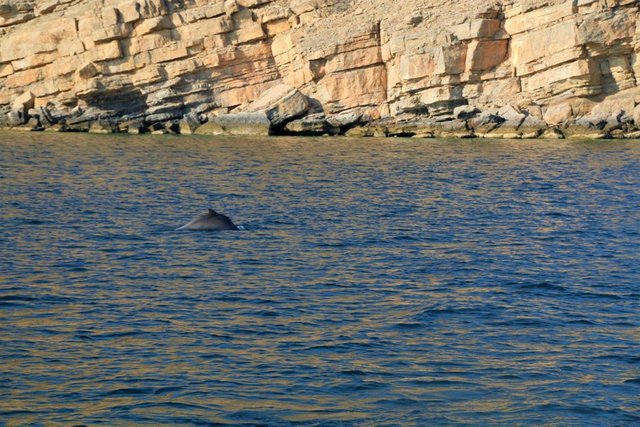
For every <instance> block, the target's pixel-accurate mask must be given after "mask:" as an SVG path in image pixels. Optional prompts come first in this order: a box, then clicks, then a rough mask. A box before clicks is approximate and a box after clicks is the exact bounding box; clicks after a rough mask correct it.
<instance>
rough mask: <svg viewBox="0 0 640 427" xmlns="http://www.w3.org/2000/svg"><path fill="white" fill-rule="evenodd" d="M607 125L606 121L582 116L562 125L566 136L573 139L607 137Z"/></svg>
mask: <svg viewBox="0 0 640 427" xmlns="http://www.w3.org/2000/svg"><path fill="white" fill-rule="evenodd" d="M605 125H606V122H602V121H594V120H593V119H589V118H586V117H582V118H579V119H577V120H570V121H568V122H566V123H565V124H564V126H563V127H562V133H563V134H564V136H565V138H571V139H602V138H606V137H607V135H606V132H605V131H604V126H605Z"/></svg>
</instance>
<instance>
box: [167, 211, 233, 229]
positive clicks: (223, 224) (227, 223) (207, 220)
mask: <svg viewBox="0 0 640 427" xmlns="http://www.w3.org/2000/svg"><path fill="white" fill-rule="evenodd" d="M178 230H238V227H236V225H235V224H234V223H233V222H232V221H231V219H229V217H228V216H226V215H222V214H219V213H218V212H216V211H214V210H213V209H209V212H207V213H206V214H204V215H200V216H199V217H198V218H196V219H194V220H193V221H191V222H188V223H186V224H185V225H183V226H182V227H180V228H178Z"/></svg>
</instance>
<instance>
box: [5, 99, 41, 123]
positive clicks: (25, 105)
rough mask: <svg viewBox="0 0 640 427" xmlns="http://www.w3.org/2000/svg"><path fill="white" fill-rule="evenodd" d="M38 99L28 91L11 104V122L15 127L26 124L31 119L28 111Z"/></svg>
mask: <svg viewBox="0 0 640 427" xmlns="http://www.w3.org/2000/svg"><path fill="white" fill-rule="evenodd" d="M35 100H36V97H35V96H34V95H33V93H31V92H29V91H27V92H24V93H23V94H22V95H20V96H18V97H17V98H16V99H15V100H14V101H13V104H11V113H10V116H9V122H10V123H13V124H14V125H18V124H22V123H26V122H27V120H28V119H29V115H28V111H29V110H30V109H32V108H33V107H34V105H35Z"/></svg>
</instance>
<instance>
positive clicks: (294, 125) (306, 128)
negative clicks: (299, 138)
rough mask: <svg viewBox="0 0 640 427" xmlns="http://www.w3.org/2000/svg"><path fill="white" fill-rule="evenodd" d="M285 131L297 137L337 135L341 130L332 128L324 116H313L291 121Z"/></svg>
mask: <svg viewBox="0 0 640 427" xmlns="http://www.w3.org/2000/svg"><path fill="white" fill-rule="evenodd" d="M285 131H286V132H290V133H293V134H297V135H309V136H310V135H316V136H317V135H324V134H330V135H337V134H338V133H340V128H339V127H335V126H331V125H330V124H329V123H328V122H327V120H326V118H325V116H324V114H312V115H309V116H306V117H303V118H301V119H298V120H294V121H291V122H289V123H287V125H286V126H285Z"/></svg>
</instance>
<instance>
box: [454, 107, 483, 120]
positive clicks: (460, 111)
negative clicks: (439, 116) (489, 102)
mask: <svg viewBox="0 0 640 427" xmlns="http://www.w3.org/2000/svg"><path fill="white" fill-rule="evenodd" d="M478 114H480V109H478V108H477V107H474V106H472V105H461V106H459V107H456V108H454V109H453V116H454V117H455V118H456V119H459V120H469V119H471V118H473V117H475V116H477V115H478Z"/></svg>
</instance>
